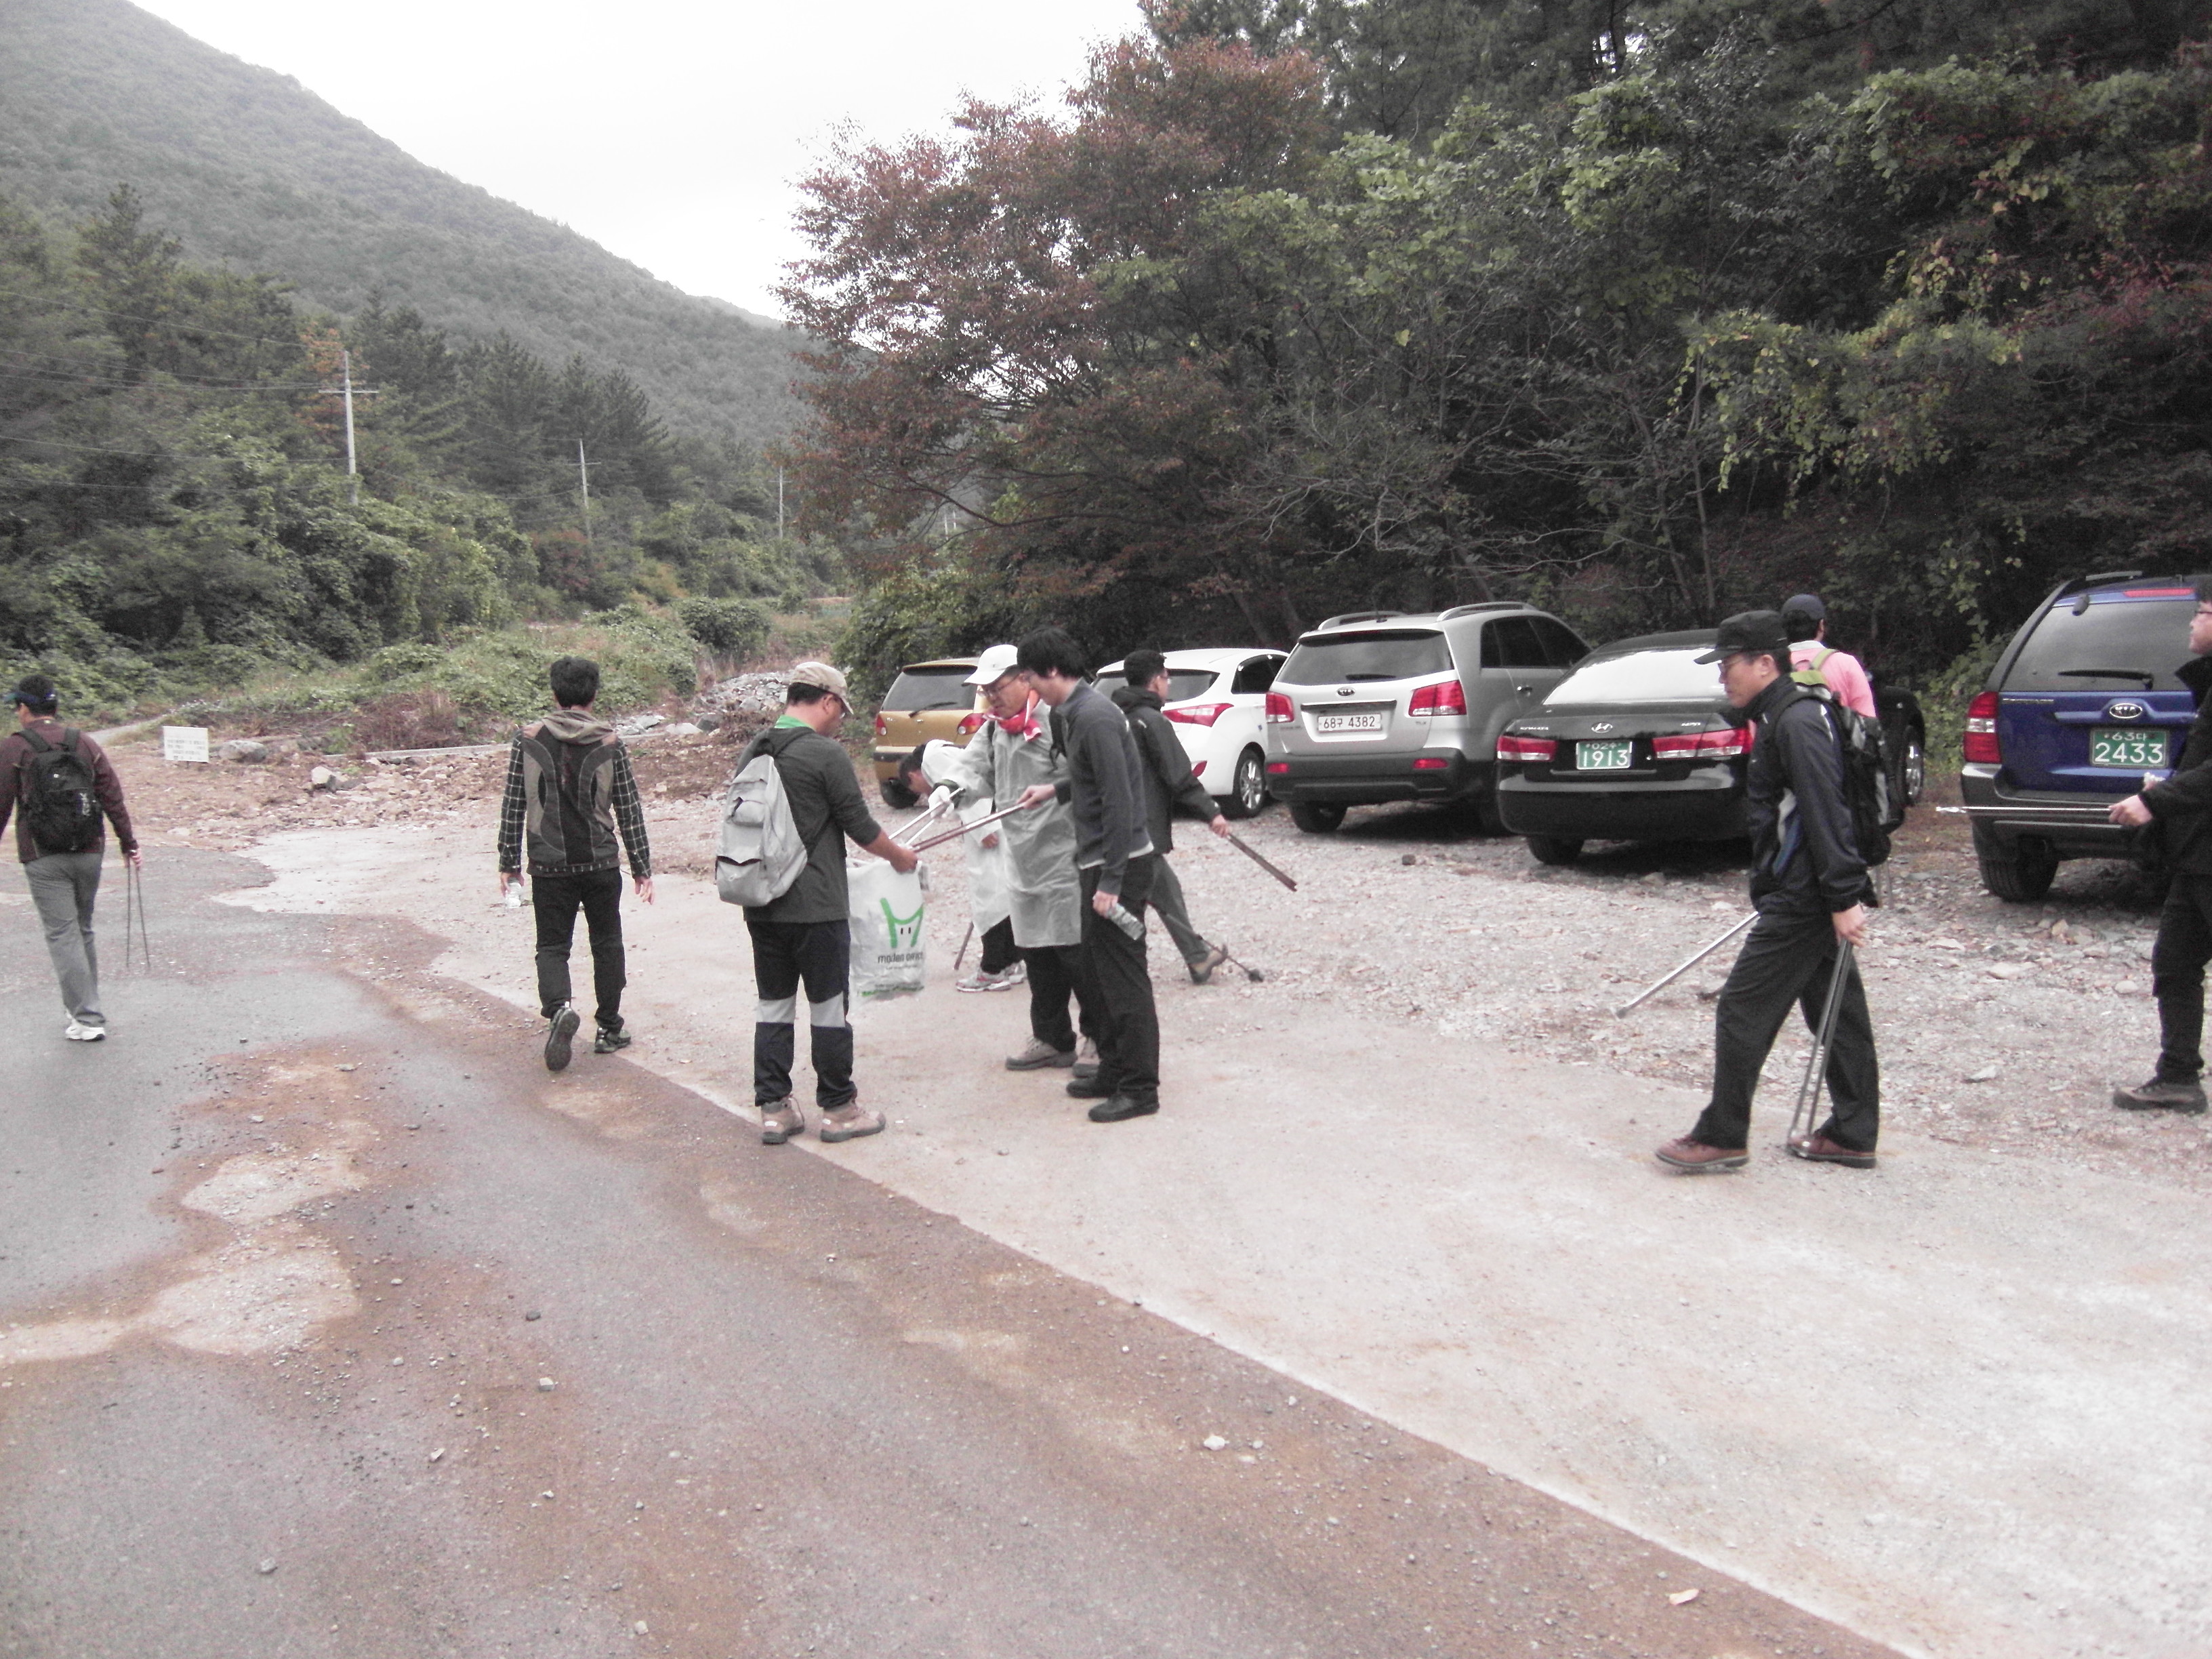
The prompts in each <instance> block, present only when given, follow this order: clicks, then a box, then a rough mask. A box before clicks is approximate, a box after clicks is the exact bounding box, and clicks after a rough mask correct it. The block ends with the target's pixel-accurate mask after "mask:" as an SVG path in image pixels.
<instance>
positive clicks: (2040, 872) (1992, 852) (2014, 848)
mask: <svg viewBox="0 0 2212 1659" xmlns="http://www.w3.org/2000/svg"><path fill="white" fill-rule="evenodd" d="M1974 861H1975V862H1976V863H1977V864H1978V865H1980V866H1981V870H1982V885H1983V886H1984V887H1985V888H1987V889H1988V890H1990V892H1991V893H1993V894H1994V895H1996V896H1997V897H1998V898H2001V899H2002V900H2003V901H2004V902H2006V903H2008V904H2033V903H2035V902H2037V901H2038V900H2039V899H2040V898H2042V896H2044V895H2045V893H2048V892H2049V891H2050V890H2051V881H2052V879H2053V878H2055V877H2056V876H2057V874H2058V860H2057V856H2056V855H2055V854H2052V853H2051V852H2050V851H2048V850H2047V849H2045V848H2044V847H2042V846H2041V845H2040V844H2039V843H2038V842H2014V843H2013V844H2012V845H2011V846H2010V847H2007V846H2006V845H2005V844H2004V843H2003V842H2000V841H1999V840H1998V839H1997V838H1996V836H1994V835H1990V834H1986V833H1984V831H1983V830H1982V829H1980V828H1979V827H1977V828H1976V829H1975V831H1974Z"/></svg>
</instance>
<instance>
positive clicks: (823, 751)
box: [737, 662, 917, 1146]
mask: <svg viewBox="0 0 2212 1659" xmlns="http://www.w3.org/2000/svg"><path fill="white" fill-rule="evenodd" d="M784 696H785V702H784V709H783V714H782V717H781V719H779V720H777V721H776V723H775V725H774V726H770V727H769V729H768V730H767V731H765V732H762V733H761V734H760V736H758V737H757V738H754V739H753V740H752V742H751V743H750V744H747V745H746V746H745V750H744V753H743V754H742V755H740V756H739V757H738V765H737V769H738V771H740V772H742V771H744V769H745V767H746V766H747V765H748V764H749V763H750V762H751V761H752V760H753V759H754V758H755V757H757V756H760V755H769V756H771V757H774V759H775V769H776V775H777V776H778V777H779V778H781V780H782V781H783V793H784V797H785V799H787V801H789V803H790V805H791V816H792V821H793V824H794V825H795V826H796V828H797V829H798V831H799V839H800V840H801V841H802V842H805V846H806V863H805V866H803V867H802V868H801V869H800V871H799V878H798V879H797V880H796V881H794V882H793V883H792V884H791V885H790V886H789V887H788V888H787V889H786V890H784V891H783V892H781V893H780V894H778V895H777V896H775V898H773V899H771V900H769V902H767V903H766V904H760V905H748V906H746V907H745V930H746V932H747V933H750V934H751V936H752V943H753V981H754V984H755V986H756V987H757V990H758V993H759V996H760V1007H759V1009H758V1011H757V1012H756V1013H755V1015H754V1017H753V1103H754V1104H755V1105H756V1106H757V1107H758V1108H759V1109H760V1115H761V1144H762V1145H763V1146H781V1145H783V1143H784V1142H785V1141H787V1140H789V1139H791V1138H792V1137H793V1136H794V1135H800V1134H804V1133H806V1119H805V1115H804V1114H802V1113H801V1112H800V1111H799V1108H798V1107H797V1106H796V1105H794V1104H793V1103H792V1098H791V1068H792V1066H793V1063H794V1062H795V1060H797V1058H798V1054H799V1033H798V1030H797V1024H796V1022H797V1019H798V1014H799V986H800V985H801V984H802V983H803V984H804V985H805V987H806V1023H807V1026H808V1028H809V1030H811V1031H812V1033H813V1056H814V1101H815V1104H816V1106H817V1109H819V1110H820V1111H821V1114H822V1122H821V1127H820V1129H819V1131H818V1133H820V1134H821V1137H822V1139H824V1140H827V1141H839V1140H854V1139H858V1138H859V1137H860V1136H862V1135H872V1134H875V1133H878V1132H879V1131H880V1130H881V1129H882V1128H883V1127H884V1116H883V1114H882V1113H880V1112H871V1111H867V1110H866V1109H863V1108H862V1107H861V1106H860V1090H859V1089H858V1088H857V1087H856V1086H855V1085H854V1082H853V1026H852V1021H851V1018H850V1017H849V1014H850V1008H849V993H850V990H851V974H852V963H853V927H852V922H851V921H850V920H849V916H850V908H849V904H848V894H847V890H846V885H845V840H846V838H847V837H848V836H849V837H850V838H851V839H852V840H853V841H854V842H855V843H856V844H857V845H858V846H859V847H860V849H861V850H862V851H863V852H867V853H872V854H875V855H876V856H877V857H878V858H879V859H882V860H885V861H886V862H888V863H889V864H890V866H891V868H892V869H894V870H896V871H898V872H901V873H902V874H903V873H904V872H907V871H908V870H911V869H913V868H914V866H915V863H916V861H917V860H916V859H915V854H913V853H911V852H909V851H908V849H907V848H904V847H902V846H901V845H899V843H898V842H895V841H893V840H892V839H891V838H890V836H889V835H888V834H886V833H885V832H884V829H882V828H881V827H879V826H878V824H877V823H876V821H875V819H873V818H872V817H869V816H868V809H867V807H866V805H864V804H863V803H862V802H861V799H860V782H859V781H858V780H857V779H855V778H854V775H853V759H852V757H851V756H849V755H848V754H847V753H846V752H845V750H844V747H843V745H842V744H840V743H838V742H837V740H836V738H833V737H831V736H830V735H829V734H830V733H831V732H835V731H836V730H837V728H838V727H839V726H842V725H843V724H844V723H845V716H846V715H847V714H849V713H850V712H851V705H850V704H848V702H847V701H846V691H845V677H844V676H843V675H842V674H841V673H839V672H838V671H836V669H834V668H832V667H831V666H829V664H827V663H821V662H802V663H800V664H799V665H796V666H795V667H793V669H792V671H791V678H790V681H789V683H788V684H787V687H786V690H785V693H784Z"/></svg>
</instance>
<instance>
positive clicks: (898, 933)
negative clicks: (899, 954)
mask: <svg viewBox="0 0 2212 1659" xmlns="http://www.w3.org/2000/svg"><path fill="white" fill-rule="evenodd" d="M876 902H877V903H878V904H880V905H882V906H883V907H884V927H886V928H887V929H888V930H889V931H890V948H891V949H892V950H894V951H911V950H913V949H914V948H915V946H916V945H919V944H920V943H921V917H922V913H923V912H924V911H926V910H927V909H928V908H929V906H928V904H927V902H924V903H921V904H917V905H916V906H915V908H914V914H913V915H910V916H902V915H899V914H898V912H897V911H896V910H894V909H892V908H891V902H890V900H889V899H878V900H877V901H876Z"/></svg>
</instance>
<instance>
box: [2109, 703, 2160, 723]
mask: <svg viewBox="0 0 2212 1659" xmlns="http://www.w3.org/2000/svg"><path fill="white" fill-rule="evenodd" d="M2149 713H2150V710H2149V709H2148V708H2145V707H2143V705H2142V704H2141V703H2139V702H2131V701H2130V700H2128V699H2126V698H2123V699H2122V700H2121V701H2119V702H2108V703H2106V705H2105V718H2106V720H2141V719H2142V718H2143V717H2144V716H2145V715H2146V714H2149Z"/></svg>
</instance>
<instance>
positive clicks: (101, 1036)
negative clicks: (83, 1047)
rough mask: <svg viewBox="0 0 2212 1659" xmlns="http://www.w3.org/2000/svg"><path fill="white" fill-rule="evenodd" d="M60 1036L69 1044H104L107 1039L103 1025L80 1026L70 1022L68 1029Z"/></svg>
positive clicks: (72, 1021)
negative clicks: (67, 1040)
mask: <svg viewBox="0 0 2212 1659" xmlns="http://www.w3.org/2000/svg"><path fill="white" fill-rule="evenodd" d="M62 1035H63V1036H65V1037H67V1038H68V1039H69V1040H70V1042H106V1039H107V1028H106V1026H105V1025H80V1024H77V1022H76V1021H75V1020H71V1021H70V1023H69V1029H68V1030H65V1031H64V1032H63V1033H62Z"/></svg>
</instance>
